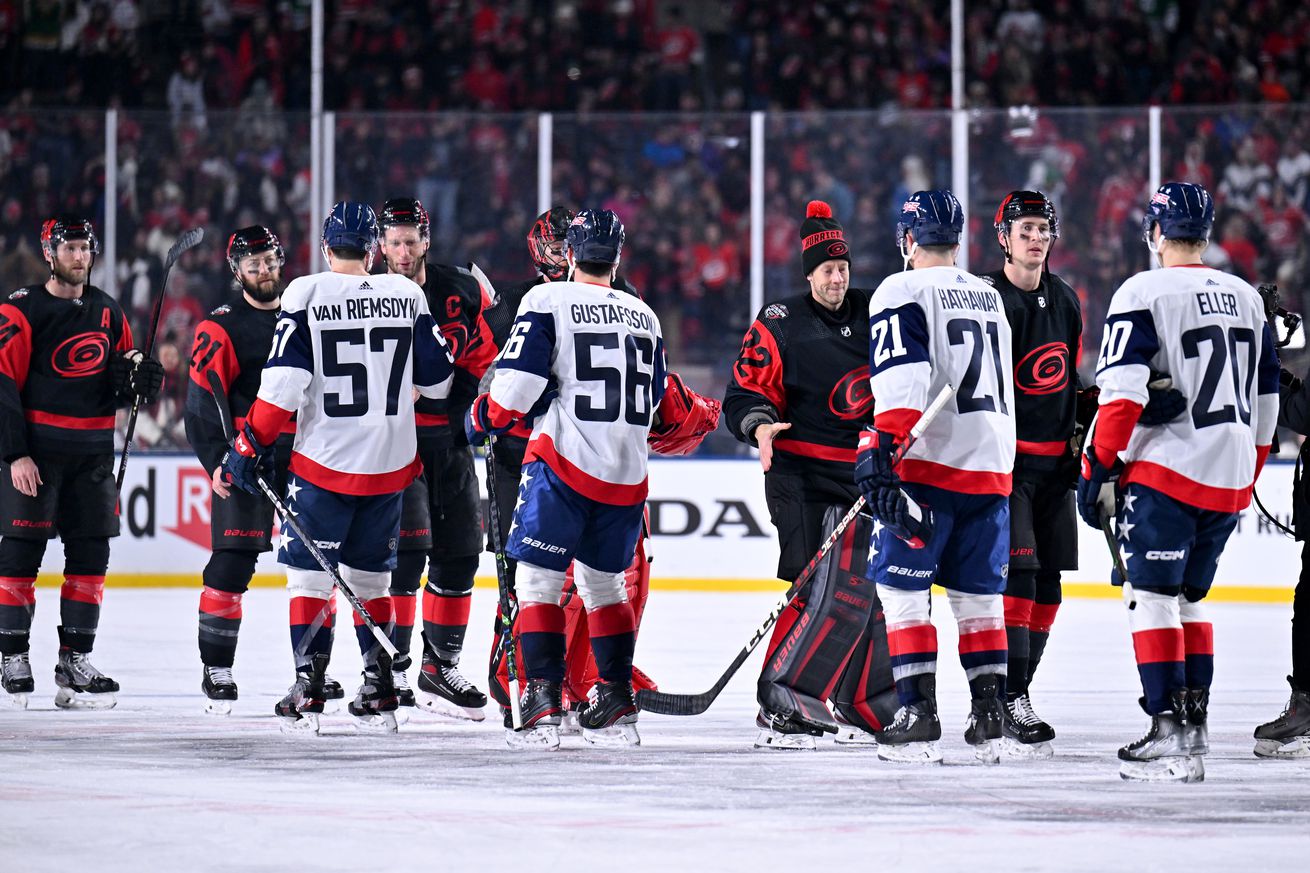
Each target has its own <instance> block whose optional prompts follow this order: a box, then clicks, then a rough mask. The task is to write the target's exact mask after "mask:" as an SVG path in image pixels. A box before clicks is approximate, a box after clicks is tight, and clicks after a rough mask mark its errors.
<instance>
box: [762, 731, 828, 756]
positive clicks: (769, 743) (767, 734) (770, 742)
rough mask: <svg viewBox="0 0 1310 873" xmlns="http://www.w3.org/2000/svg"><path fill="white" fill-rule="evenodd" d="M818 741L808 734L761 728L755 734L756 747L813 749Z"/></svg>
mask: <svg viewBox="0 0 1310 873" xmlns="http://www.w3.org/2000/svg"><path fill="white" fill-rule="evenodd" d="M818 747H819V746H818V743H816V742H815V741H814V737H812V736H810V735H809V734H781V733H778V732H776V731H768V730H761V731H760V732H759V733H758V734H756V735H755V748H757V749H784V750H788V751H791V750H798V751H814V750H815V749H817V748H818Z"/></svg>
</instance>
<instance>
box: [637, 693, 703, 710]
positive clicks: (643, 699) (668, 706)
mask: <svg viewBox="0 0 1310 873" xmlns="http://www.w3.org/2000/svg"><path fill="white" fill-rule="evenodd" d="M714 697H715V695H713V694H666V693H665V692H663V691H651V690H650V689H646V688H643V689H642V690H641V691H638V692H637V708H638V709H640V710H641V711H642V712H653V713H655V714H656V715H700V714H701V713H703V712H704V711H705V710H707V709H709V708H710V704H711V703H713V702H714Z"/></svg>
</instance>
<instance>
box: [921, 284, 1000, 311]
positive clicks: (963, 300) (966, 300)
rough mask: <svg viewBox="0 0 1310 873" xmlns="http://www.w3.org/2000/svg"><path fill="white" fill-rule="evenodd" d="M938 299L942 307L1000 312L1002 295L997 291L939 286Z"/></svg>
mask: <svg viewBox="0 0 1310 873" xmlns="http://www.w3.org/2000/svg"><path fill="white" fill-rule="evenodd" d="M935 290H936V291H937V299H938V300H940V301H941V304H942V309H972V310H974V311H976V312H999V311H1000V308H1001V303H1000V299H1001V298H1000V295H999V294H997V293H996V292H995V291H992V292H984V291H974V290H972V289H969V288H963V289H961V288H937V289H935Z"/></svg>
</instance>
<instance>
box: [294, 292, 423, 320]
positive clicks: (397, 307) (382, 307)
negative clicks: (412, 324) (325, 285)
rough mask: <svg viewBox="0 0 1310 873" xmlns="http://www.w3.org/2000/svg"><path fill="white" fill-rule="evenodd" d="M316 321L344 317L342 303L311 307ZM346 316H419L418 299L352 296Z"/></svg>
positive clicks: (346, 307)
mask: <svg viewBox="0 0 1310 873" xmlns="http://www.w3.org/2000/svg"><path fill="white" fill-rule="evenodd" d="M311 308H312V309H313V311H314V320H315V321H339V320H341V318H342V305H341V304H340V303H327V304H324V305H322V306H314V307H311ZM344 317H345V318H347V319H351V320H358V319H365V318H404V319H406V320H410V321H412V320H413V319H415V318H417V317H418V300H417V299H415V298H405V297H351V298H349V299H347V300H346V302H345V316H344Z"/></svg>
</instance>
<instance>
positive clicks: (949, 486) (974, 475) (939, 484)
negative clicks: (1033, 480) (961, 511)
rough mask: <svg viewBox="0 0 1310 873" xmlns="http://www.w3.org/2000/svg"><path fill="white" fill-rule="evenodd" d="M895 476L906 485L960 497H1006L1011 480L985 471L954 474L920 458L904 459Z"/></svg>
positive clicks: (950, 469)
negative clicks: (928, 487) (983, 495)
mask: <svg viewBox="0 0 1310 873" xmlns="http://www.w3.org/2000/svg"><path fill="white" fill-rule="evenodd" d="M896 473H897V475H899V476H900V477H901V479H902V480H903V481H905V482H918V483H919V484H921V485H932V486H934V487H936V488H944V489H946V490H947V491H957V492H959V493H961V494H1003V495H1004V494H1009V493H1010V490H1011V485H1012V483H1011V478H1010V474H1009V473H994V472H991V471H988V470H957V469H956V468H954V467H948V466H946V465H945V464H938V463H935V462H933V461H924V460H920V459H919V458H906V459H905V460H903V461H901V463H900V464H899V465H897V467H896Z"/></svg>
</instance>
